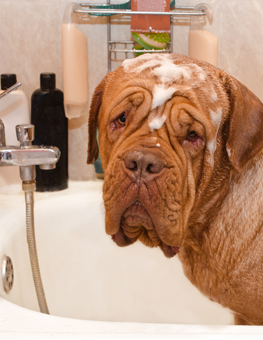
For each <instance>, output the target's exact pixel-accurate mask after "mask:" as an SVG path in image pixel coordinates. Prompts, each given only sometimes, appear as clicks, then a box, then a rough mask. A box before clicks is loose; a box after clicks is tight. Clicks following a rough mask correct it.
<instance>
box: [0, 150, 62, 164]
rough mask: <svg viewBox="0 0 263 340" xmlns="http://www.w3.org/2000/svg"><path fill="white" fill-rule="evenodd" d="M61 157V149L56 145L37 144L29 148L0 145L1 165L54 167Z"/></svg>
mask: <svg viewBox="0 0 263 340" xmlns="http://www.w3.org/2000/svg"><path fill="white" fill-rule="evenodd" d="M59 157H60V150H59V149H58V148H57V147H55V146H50V147H46V146H36V145H31V146H30V147H28V148H20V147H19V146H1V147H0V166H30V165H39V166H40V167H41V166H42V167H45V166H46V168H49V169H50V168H52V167H51V166H53V168H54V166H55V164H56V163H57V161H58V160H59Z"/></svg>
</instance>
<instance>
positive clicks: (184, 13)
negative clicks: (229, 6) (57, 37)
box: [74, 0, 207, 72]
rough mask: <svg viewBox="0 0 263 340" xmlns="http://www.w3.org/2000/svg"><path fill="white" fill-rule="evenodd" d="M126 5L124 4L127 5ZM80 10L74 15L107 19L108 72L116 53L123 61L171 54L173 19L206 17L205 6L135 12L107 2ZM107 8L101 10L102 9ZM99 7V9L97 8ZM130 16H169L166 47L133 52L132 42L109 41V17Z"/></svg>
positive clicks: (86, 5)
mask: <svg viewBox="0 0 263 340" xmlns="http://www.w3.org/2000/svg"><path fill="white" fill-rule="evenodd" d="M127 4H128V3H126V4H124V5H127ZM79 5H80V6H81V9H80V8H77V9H74V13H78V14H84V15H85V14H86V15H91V16H95V15H96V16H105V17H107V18H108V25H107V46H108V72H110V71H111V60H112V54H113V56H114V57H115V59H116V55H117V53H124V54H125V59H127V58H128V53H134V54H135V53H173V27H172V23H173V17H191V16H206V15H207V13H206V10H205V6H204V9H202V10H201V11H194V9H195V7H192V6H174V7H173V8H172V9H171V10H170V11H169V12H139V11H138V12H137V11H132V10H131V9H116V8H109V7H114V5H111V4H110V0H107V4H89V3H80V4H79ZM104 6H105V7H107V8H103V7H104ZM98 7H100V8H98ZM132 14H136V15H145V14H148V15H169V16H170V27H171V33H170V43H168V44H167V47H166V48H165V49H163V50H146V49H142V50H135V49H134V44H135V42H134V41H115V40H112V39H111V16H112V15H128V16H131V15H132Z"/></svg>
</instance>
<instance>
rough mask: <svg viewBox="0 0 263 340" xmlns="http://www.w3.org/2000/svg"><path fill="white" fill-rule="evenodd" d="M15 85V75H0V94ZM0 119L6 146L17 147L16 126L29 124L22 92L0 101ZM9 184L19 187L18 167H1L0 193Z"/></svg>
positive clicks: (27, 110) (12, 93)
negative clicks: (3, 127) (3, 128)
mask: <svg viewBox="0 0 263 340" xmlns="http://www.w3.org/2000/svg"><path fill="white" fill-rule="evenodd" d="M15 83H16V75H15V74H1V91H0V93H2V92H4V91H5V90H6V89H7V88H9V87H11V86H12V85H14V84H15ZM0 119H1V120H2V121H3V123H4V126H5V138H6V145H17V146H19V142H18V141H17V138H16V125H18V124H28V123H30V114H29V107H28V100H27V97H26V95H25V93H24V92H23V91H22V90H20V89H17V90H14V91H12V92H11V93H9V94H8V95H6V96H4V97H3V98H1V99H0ZM11 184H16V185H18V184H19V185H20V187H21V179H20V175H19V167H17V166H6V167H4V166H1V167H0V191H3V190H2V189H3V187H4V186H6V185H11ZM4 191H5V190H4Z"/></svg>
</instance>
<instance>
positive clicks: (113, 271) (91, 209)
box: [0, 181, 233, 325]
mask: <svg viewBox="0 0 263 340" xmlns="http://www.w3.org/2000/svg"><path fill="white" fill-rule="evenodd" d="M0 215H1V218H0V240H1V242H0V257H1V258H2V256H3V255H4V254H5V255H7V256H9V257H10V258H11V259H12V261H13V266H14V285H13V288H12V290H11V291H10V292H9V293H6V292H5V291H4V289H3V286H2V284H1V285H0V295H1V296H2V297H3V298H5V299H7V300H9V301H11V302H13V303H15V304H17V305H19V306H22V307H25V308H28V309H31V310H35V311H38V310H39V308H38V304H37V299H36V294H35V289H34V284H33V279H32V274H31V268H30V262H29V255H28V250H27V242H26V228H25V206H24V196H23V193H22V192H19V193H17V194H14V193H11V194H0ZM35 229H36V241H37V247H38V256H39V263H40V269H41V274H42V279H43V284H44V289H45V293H46V299H47V303H48V306H49V311H50V314H52V315H56V316H63V317H68V318H75V319H84V320H100V321H119V322H125V321H126V322H147V323H173V324H174V323H180V324H214V325H219V324H221V325H229V324H233V316H232V314H231V312H230V311H229V310H227V309H225V308H222V307H221V306H220V305H218V304H216V303H214V302H211V301H210V300H209V299H208V298H206V297H204V296H203V295H202V294H201V293H200V292H199V291H198V290H197V289H196V288H195V287H194V286H193V285H192V284H191V283H190V282H189V281H188V280H187V279H186V277H185V276H184V274H183V270H182V266H181V263H180V261H179V260H178V258H176V257H175V258H172V259H167V258H165V257H164V255H163V254H162V252H161V251H160V250H159V249H150V248H147V247H145V246H143V245H142V244H141V243H139V242H136V243H135V244H134V245H132V246H130V247H125V248H119V247H117V246H116V245H115V243H114V242H112V240H111V239H110V237H109V236H107V235H106V234H105V231H104V208H103V202H102V182H101V181H89V182H70V185H69V189H67V190H63V191H61V192H56V193H35Z"/></svg>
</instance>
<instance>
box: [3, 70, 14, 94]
mask: <svg viewBox="0 0 263 340" xmlns="http://www.w3.org/2000/svg"><path fill="white" fill-rule="evenodd" d="M15 83H16V74H14V73H5V74H1V90H7V89H8V88H9V87H11V86H12V85H14V84H15Z"/></svg>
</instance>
